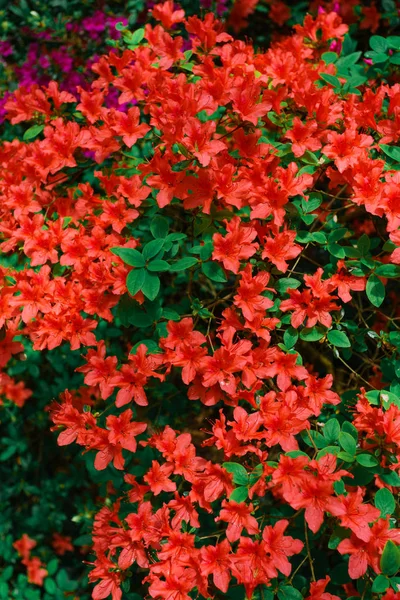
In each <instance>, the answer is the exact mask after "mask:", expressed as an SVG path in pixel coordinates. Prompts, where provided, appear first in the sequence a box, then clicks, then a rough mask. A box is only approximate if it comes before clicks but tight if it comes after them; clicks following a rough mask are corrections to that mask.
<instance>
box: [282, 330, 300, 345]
mask: <svg viewBox="0 0 400 600" xmlns="http://www.w3.org/2000/svg"><path fill="white" fill-rule="evenodd" d="M298 339H299V334H298V332H297V330H296V329H294V328H293V327H289V328H288V329H286V331H285V333H284V334H283V343H284V344H285V346H286V348H287V349H288V350H290V349H291V348H293V346H295V344H296V342H297V340H298Z"/></svg>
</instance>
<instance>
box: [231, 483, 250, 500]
mask: <svg viewBox="0 0 400 600" xmlns="http://www.w3.org/2000/svg"><path fill="white" fill-rule="evenodd" d="M248 493H249V490H248V489H247V487H245V486H242V487H238V488H236V490H233V492H232V494H231V495H230V496H229V500H233V501H234V502H239V503H240V502H244V501H245V500H246V499H247V496H248Z"/></svg>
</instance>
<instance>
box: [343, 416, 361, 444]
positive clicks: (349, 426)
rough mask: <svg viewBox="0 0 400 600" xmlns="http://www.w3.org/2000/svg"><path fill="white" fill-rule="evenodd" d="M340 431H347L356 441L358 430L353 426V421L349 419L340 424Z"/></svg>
mask: <svg viewBox="0 0 400 600" xmlns="http://www.w3.org/2000/svg"><path fill="white" fill-rule="evenodd" d="M342 431H344V432H345V433H349V434H350V435H351V436H352V437H353V438H354V439H355V441H356V442H358V431H357V428H356V427H354V425H353V423H350V422H349V421H344V423H343V425H342Z"/></svg>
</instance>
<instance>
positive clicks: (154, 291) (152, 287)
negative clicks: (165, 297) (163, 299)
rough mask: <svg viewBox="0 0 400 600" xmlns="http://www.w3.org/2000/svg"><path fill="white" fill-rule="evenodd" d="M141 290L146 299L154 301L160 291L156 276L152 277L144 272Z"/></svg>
mask: <svg viewBox="0 0 400 600" xmlns="http://www.w3.org/2000/svg"><path fill="white" fill-rule="evenodd" d="M128 289H129V288H128ZM141 290H142V292H143V294H144V295H145V296H146V298H148V299H149V300H154V299H155V298H156V297H157V295H158V292H159V291H160V279H159V278H158V277H157V275H153V274H152V273H149V272H148V271H145V276H144V281H143V284H142V287H141Z"/></svg>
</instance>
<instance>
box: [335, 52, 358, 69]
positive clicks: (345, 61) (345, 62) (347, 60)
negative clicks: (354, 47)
mask: <svg viewBox="0 0 400 600" xmlns="http://www.w3.org/2000/svg"><path fill="white" fill-rule="evenodd" d="M361 54H362V53H361V52H352V53H351V54H348V55H347V56H341V57H340V58H339V60H338V61H337V63H336V67H337V68H338V69H347V68H348V67H351V66H353V65H355V64H356V63H357V62H358V60H359V58H360V56H361Z"/></svg>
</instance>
